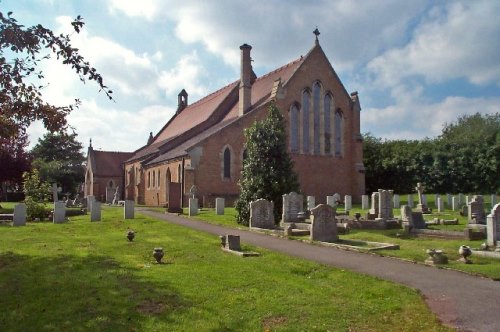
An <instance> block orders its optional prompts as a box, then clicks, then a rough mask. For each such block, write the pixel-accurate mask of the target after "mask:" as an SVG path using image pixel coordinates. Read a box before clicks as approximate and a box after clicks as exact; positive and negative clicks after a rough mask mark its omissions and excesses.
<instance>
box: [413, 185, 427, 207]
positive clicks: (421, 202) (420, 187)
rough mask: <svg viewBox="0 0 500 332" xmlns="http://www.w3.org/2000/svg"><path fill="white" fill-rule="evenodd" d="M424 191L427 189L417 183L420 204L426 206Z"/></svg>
mask: <svg viewBox="0 0 500 332" xmlns="http://www.w3.org/2000/svg"><path fill="white" fill-rule="evenodd" d="M424 189H425V187H424V186H423V185H422V184H421V183H420V182H419V183H417V186H416V187H415V190H416V191H417V192H418V203H419V204H424V200H423V198H422V195H423V193H424Z"/></svg>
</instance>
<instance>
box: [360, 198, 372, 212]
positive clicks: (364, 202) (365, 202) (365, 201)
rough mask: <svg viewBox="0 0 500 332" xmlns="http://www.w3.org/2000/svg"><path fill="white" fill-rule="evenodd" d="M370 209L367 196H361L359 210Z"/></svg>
mask: <svg viewBox="0 0 500 332" xmlns="http://www.w3.org/2000/svg"><path fill="white" fill-rule="evenodd" d="M369 208H370V202H369V198H368V195H361V209H363V210H367V209H369Z"/></svg>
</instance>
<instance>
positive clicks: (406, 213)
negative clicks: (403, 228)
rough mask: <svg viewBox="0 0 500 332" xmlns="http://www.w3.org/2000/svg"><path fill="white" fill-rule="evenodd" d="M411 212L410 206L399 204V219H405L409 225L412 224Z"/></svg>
mask: <svg viewBox="0 0 500 332" xmlns="http://www.w3.org/2000/svg"><path fill="white" fill-rule="evenodd" d="M411 212H412V211H411V207H409V206H408V205H403V206H401V220H403V221H407V222H408V223H409V224H410V225H413V220H412V218H411Z"/></svg>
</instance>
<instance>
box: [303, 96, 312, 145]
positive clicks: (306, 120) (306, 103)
mask: <svg viewBox="0 0 500 332" xmlns="http://www.w3.org/2000/svg"><path fill="white" fill-rule="evenodd" d="M310 101H311V94H310V93H309V91H307V90H305V91H304V92H303V93H302V150H303V151H304V153H309V104H310Z"/></svg>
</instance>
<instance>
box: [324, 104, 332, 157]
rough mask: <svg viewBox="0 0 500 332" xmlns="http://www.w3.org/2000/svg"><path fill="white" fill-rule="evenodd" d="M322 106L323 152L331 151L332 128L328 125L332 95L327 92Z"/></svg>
mask: <svg viewBox="0 0 500 332" xmlns="http://www.w3.org/2000/svg"><path fill="white" fill-rule="evenodd" d="M323 107H324V124H325V153H326V154H329V153H331V152H332V143H331V139H332V129H331V126H330V121H331V108H332V95H330V94H327V95H326V96H325V100H324V103H323Z"/></svg>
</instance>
